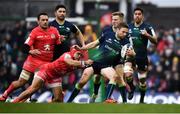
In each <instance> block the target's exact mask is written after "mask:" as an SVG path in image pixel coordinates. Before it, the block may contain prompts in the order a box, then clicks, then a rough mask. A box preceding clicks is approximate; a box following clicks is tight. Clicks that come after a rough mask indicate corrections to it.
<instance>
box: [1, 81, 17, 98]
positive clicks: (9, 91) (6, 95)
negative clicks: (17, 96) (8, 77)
mask: <svg viewBox="0 0 180 114" xmlns="http://www.w3.org/2000/svg"><path fill="white" fill-rule="evenodd" d="M13 90H14V85H13V84H12V83H11V85H10V86H9V87H8V89H7V90H6V91H5V92H4V93H3V97H5V98H7V97H8V96H9V94H10V93H11V92H12V91H13Z"/></svg>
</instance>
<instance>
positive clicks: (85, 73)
mask: <svg viewBox="0 0 180 114" xmlns="http://www.w3.org/2000/svg"><path fill="white" fill-rule="evenodd" d="M93 73H94V70H93V68H92V67H88V68H86V69H85V70H84V71H83V74H82V77H81V79H80V81H79V82H78V83H77V84H76V86H75V88H74V90H73V92H72V94H71V96H70V97H69V99H68V101H67V102H72V101H73V100H74V98H75V97H76V96H77V95H78V94H79V92H80V90H81V88H83V86H84V85H85V84H86V83H87V82H88V80H89V79H90V77H91V76H92V74H93Z"/></svg>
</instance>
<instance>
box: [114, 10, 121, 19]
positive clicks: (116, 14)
mask: <svg viewBox="0 0 180 114" xmlns="http://www.w3.org/2000/svg"><path fill="white" fill-rule="evenodd" d="M112 16H119V17H120V18H124V13H122V12H119V11H117V12H113V13H112Z"/></svg>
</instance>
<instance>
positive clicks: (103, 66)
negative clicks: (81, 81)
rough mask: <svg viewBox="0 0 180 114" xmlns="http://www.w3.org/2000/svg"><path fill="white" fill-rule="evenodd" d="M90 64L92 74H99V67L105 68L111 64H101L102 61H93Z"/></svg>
mask: <svg viewBox="0 0 180 114" xmlns="http://www.w3.org/2000/svg"><path fill="white" fill-rule="evenodd" d="M91 66H92V68H93V70H94V74H100V73H101V69H103V68H106V67H110V66H111V65H107V64H102V63H99V62H93V64H92V65H91Z"/></svg>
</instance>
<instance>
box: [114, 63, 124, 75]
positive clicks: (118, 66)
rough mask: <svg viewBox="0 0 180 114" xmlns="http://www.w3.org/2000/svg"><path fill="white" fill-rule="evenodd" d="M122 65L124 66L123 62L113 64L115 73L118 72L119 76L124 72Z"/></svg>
mask: <svg viewBox="0 0 180 114" xmlns="http://www.w3.org/2000/svg"><path fill="white" fill-rule="evenodd" d="M123 67H124V65H123V64H118V65H116V66H115V70H116V73H117V74H118V76H119V77H123V74H124V70H123Z"/></svg>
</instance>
